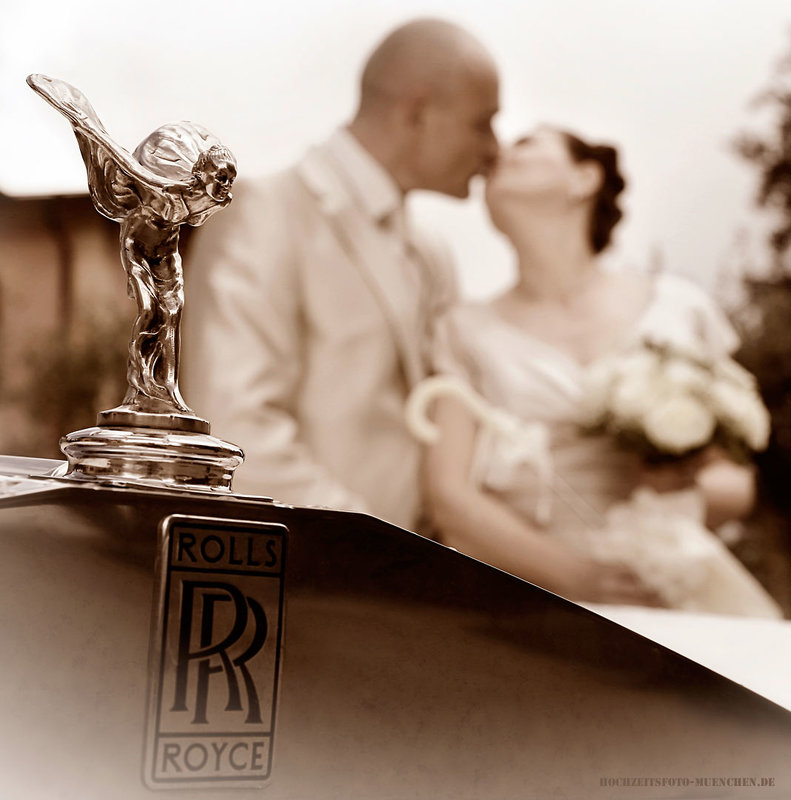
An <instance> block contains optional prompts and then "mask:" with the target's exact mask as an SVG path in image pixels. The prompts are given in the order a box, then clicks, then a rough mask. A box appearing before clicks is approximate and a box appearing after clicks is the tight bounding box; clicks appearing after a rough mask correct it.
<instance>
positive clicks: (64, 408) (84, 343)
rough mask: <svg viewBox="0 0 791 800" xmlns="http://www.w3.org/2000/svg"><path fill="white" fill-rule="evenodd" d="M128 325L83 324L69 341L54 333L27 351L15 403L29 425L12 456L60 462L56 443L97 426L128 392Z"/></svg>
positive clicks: (95, 321) (113, 321) (123, 322)
mask: <svg viewBox="0 0 791 800" xmlns="http://www.w3.org/2000/svg"><path fill="white" fill-rule="evenodd" d="M129 328H130V324H129V322H128V320H125V319H122V318H117V319H103V320H99V319H97V318H93V317H92V318H89V319H81V320H79V321H78V324H75V326H74V327H73V330H72V331H71V333H70V335H68V336H66V335H64V334H63V333H62V332H60V331H57V332H54V333H52V334H50V335H48V336H46V337H43V338H42V339H40V340H39V341H37V342H36V343H35V345H34V346H33V347H31V350H30V352H29V353H28V356H27V362H28V367H29V372H28V380H27V382H26V384H25V386H24V387H23V388H22V390H21V391H20V392H19V396H18V397H16V398H15V400H16V401H17V402H18V404H19V405H20V406H21V407H22V408H23V409H24V413H25V416H26V417H27V422H28V425H26V426H25V428H24V430H23V431H20V440H19V441H17V442H16V443H15V446H14V444H12V452H19V453H20V454H24V455H28V456H39V457H45V458H62V457H63V456H62V455H61V453H60V451H59V449H58V440H59V439H60V437H61V436H64V435H65V434H67V433H69V432H70V431H75V430H79V429H81V428H87V427H91V426H93V425H95V424H96V415H97V414H98V412H99V411H101V410H103V409H104V408H110V407H112V406H116V405H118V404H120V402H121V401H122V400H123V396H124V392H125V391H126V345H125V343H126V340H127V339H128V336H129Z"/></svg>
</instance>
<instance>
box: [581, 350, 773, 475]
mask: <svg viewBox="0 0 791 800" xmlns="http://www.w3.org/2000/svg"><path fill="white" fill-rule="evenodd" d="M580 421H581V424H582V426H583V428H584V429H585V430H586V431H588V432H590V433H608V434H611V435H613V436H615V437H616V439H617V440H618V441H620V442H621V443H622V444H623V445H625V446H626V447H629V448H631V449H635V450H637V451H638V452H640V453H641V454H643V456H644V457H645V458H646V459H648V460H663V459H667V458H677V457H684V456H688V455H693V454H695V453H697V452H700V451H702V450H703V449H704V448H705V447H707V446H708V445H710V444H718V445H720V446H722V447H723V448H724V449H726V450H727V451H728V452H729V453H730V454H731V455H732V456H733V457H734V458H737V459H739V460H745V459H746V458H747V457H748V454H749V453H750V452H751V451H759V450H763V449H764V448H765V447H766V445H767V443H768V441H769V430H770V423H769V412H768V411H767V410H766V407H765V406H764V404H763V402H762V400H761V397H760V394H759V392H758V388H757V385H756V381H755V378H754V377H753V375H752V374H751V373H749V372H748V371H747V370H746V369H744V368H743V367H741V366H740V365H739V364H737V363H736V362H735V361H733V360H732V359H730V358H727V357H723V358H721V359H717V360H707V359H703V358H700V357H698V356H697V355H694V354H692V353H689V352H686V351H684V350H681V349H680V348H676V347H673V346H671V345H666V344H657V343H656V342H651V341H646V342H644V343H643V344H642V345H641V346H640V347H638V348H636V349H634V350H631V351H629V352H627V353H625V354H623V355H620V356H617V357H610V358H607V359H603V360H602V361H599V362H597V363H596V364H594V365H593V366H592V367H591V368H590V370H589V371H588V373H587V375H586V379H585V381H584V383H583V395H582V418H581V420H580Z"/></svg>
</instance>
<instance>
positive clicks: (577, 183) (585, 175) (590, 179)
mask: <svg viewBox="0 0 791 800" xmlns="http://www.w3.org/2000/svg"><path fill="white" fill-rule="evenodd" d="M603 182H604V169H603V168H602V165H601V164H599V162H598V161H580V162H579V164H577V165H576V166H575V169H574V181H573V183H572V189H571V194H572V196H573V197H574V198H575V199H577V200H585V199H587V198H588V197H593V195H595V194H596V192H598V191H599V189H601V187H602V183H603Z"/></svg>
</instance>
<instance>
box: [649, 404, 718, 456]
mask: <svg viewBox="0 0 791 800" xmlns="http://www.w3.org/2000/svg"><path fill="white" fill-rule="evenodd" d="M716 424H717V421H716V419H715V417H714V415H713V414H712V413H711V412H710V411H709V410H708V409H707V408H706V406H704V405H703V403H701V402H700V401H699V400H696V399H695V398H694V397H690V396H688V395H675V396H671V397H668V398H666V399H664V400H660V401H659V402H658V403H656V404H655V405H654V406H653V407H652V408H650V409H649V410H648V411H647V412H646V414H645V416H644V418H643V429H644V431H645V435H646V437H647V438H648V440H649V441H650V442H651V443H652V444H653V445H654V446H655V447H657V448H658V449H659V450H661V451H662V452H664V453H672V454H674V455H680V454H682V453H685V452H687V451H688V450H693V449H695V448H696V447H703V446H704V445H706V444H708V443H709V442H710V441H711V437H712V435H713V434H714V429H715V428H716Z"/></svg>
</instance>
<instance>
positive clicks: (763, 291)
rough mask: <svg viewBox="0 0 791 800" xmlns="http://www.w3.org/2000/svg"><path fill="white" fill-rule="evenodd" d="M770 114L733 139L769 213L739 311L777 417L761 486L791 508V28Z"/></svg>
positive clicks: (769, 92) (749, 356) (742, 356)
mask: <svg viewBox="0 0 791 800" xmlns="http://www.w3.org/2000/svg"><path fill="white" fill-rule="evenodd" d="M757 103H758V104H760V105H761V106H763V107H765V108H767V109H768V110H769V111H770V113H771V115H772V117H771V123H770V126H769V128H768V130H767V131H766V132H765V133H762V134H756V133H747V134H744V135H742V136H741V137H739V138H738V140H737V141H736V148H737V151H738V152H739V154H740V155H741V156H742V157H743V158H745V159H747V160H748V161H750V162H751V163H752V164H754V165H755V167H756V168H757V169H758V172H759V186H758V195H757V202H758V205H759V206H760V207H761V208H763V209H765V210H766V211H767V212H768V217H769V221H770V225H771V228H770V231H769V235H768V242H767V243H768V245H769V253H768V256H767V262H768V263H767V264H765V265H762V267H763V268H762V269H761V270H760V271H757V270H756V269H755V266H757V265H752V266H751V268H750V269H749V270H746V271H745V277H744V288H745V303H744V306H743V308H742V309H741V310H740V311H739V312H737V313H736V314H735V321H736V324H737V326H738V327H739V328H740V330H741V333H742V342H743V344H742V348H741V350H740V353H739V354H738V358H739V360H740V361H741V362H742V363H743V364H744V365H745V366H746V367H747V368H748V369H749V370H750V371H751V372H753V374H755V376H756V377H757V379H758V382H759V384H760V387H761V391H762V394H763V397H764V401H765V402H766V405H767V407H768V408H769V410H770V412H771V414H772V424H773V434H772V439H771V442H770V445H769V447H768V449H767V450H766V452H765V453H762V454H760V455H759V457H758V465H759V468H760V471H761V481H762V484H763V488H764V489H765V491H766V492H767V494H768V497H769V499H770V500H771V501H772V502H773V504H775V505H776V506H777V507H778V508H781V509H783V510H787V509H791V491H789V490H788V480H789V476H790V475H791V393H790V392H789V389H791V31H789V48H788V52H787V53H786V54H785V56H784V57H783V58H781V59H780V61H779V62H778V64H777V67H776V69H775V72H774V74H773V76H772V78H771V81H770V85H769V87H768V88H767V89H766V90H765V91H764V92H763V93H762V94H761V95H760V96H759V97H758V98H757Z"/></svg>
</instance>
